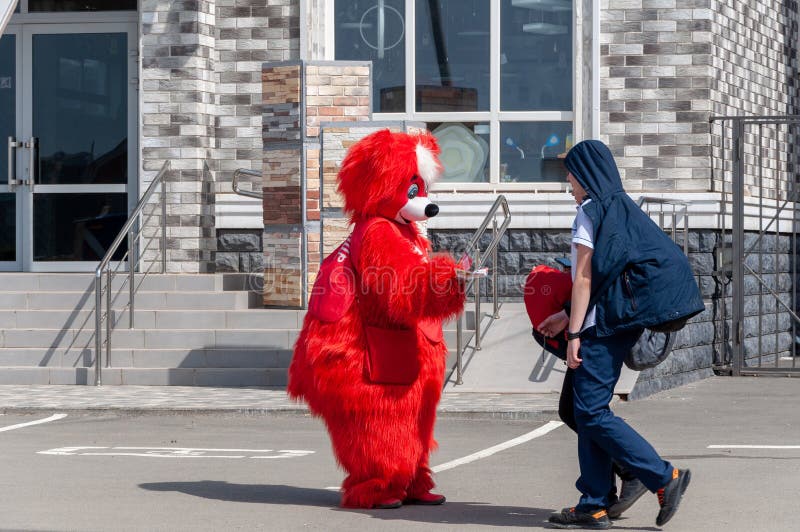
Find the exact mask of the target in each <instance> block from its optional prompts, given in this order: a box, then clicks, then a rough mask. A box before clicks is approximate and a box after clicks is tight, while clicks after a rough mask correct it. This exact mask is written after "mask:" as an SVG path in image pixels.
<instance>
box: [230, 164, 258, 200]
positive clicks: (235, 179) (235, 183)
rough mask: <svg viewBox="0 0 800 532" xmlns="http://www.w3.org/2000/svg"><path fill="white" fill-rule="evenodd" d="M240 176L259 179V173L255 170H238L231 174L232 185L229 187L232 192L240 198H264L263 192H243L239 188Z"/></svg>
mask: <svg viewBox="0 0 800 532" xmlns="http://www.w3.org/2000/svg"><path fill="white" fill-rule="evenodd" d="M242 175H249V176H252V177H261V172H259V171H257V170H248V169H247V168H238V169H236V171H234V172H233V183H231V186H232V187H233V191H234V192H236V193H237V194H239V195H240V196H246V197H248V198H257V199H262V198H263V197H264V193H263V192H253V191H252V190H243V189H242V188H240V187H239V177H240V176H242Z"/></svg>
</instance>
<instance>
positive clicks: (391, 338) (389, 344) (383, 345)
mask: <svg viewBox="0 0 800 532" xmlns="http://www.w3.org/2000/svg"><path fill="white" fill-rule="evenodd" d="M365 331H366V334H367V356H366V364H365V365H366V372H367V378H368V379H369V381H370V382H373V383H375V384H411V383H413V382H414V381H415V380H416V379H417V376H418V375H419V358H418V354H417V331H416V328H414V329H384V328H382V327H372V326H370V325H367V326H366V327H365Z"/></svg>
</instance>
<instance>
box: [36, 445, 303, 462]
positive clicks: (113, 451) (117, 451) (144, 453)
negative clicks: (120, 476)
mask: <svg viewBox="0 0 800 532" xmlns="http://www.w3.org/2000/svg"><path fill="white" fill-rule="evenodd" d="M137 451H138V452H137ZM222 453H229V454H222ZM234 453H235V454H234ZM313 453H314V451H302V450H296V449H281V450H272V449H197V448H192V447H94V446H81V447H57V448H55V449H48V450H46V451H38V452H37V454H50V455H57V456H141V457H145V458H271V459H273V460H274V459H282V458H299V457H301V456H307V455H309V454H313ZM247 455H251V456H247Z"/></svg>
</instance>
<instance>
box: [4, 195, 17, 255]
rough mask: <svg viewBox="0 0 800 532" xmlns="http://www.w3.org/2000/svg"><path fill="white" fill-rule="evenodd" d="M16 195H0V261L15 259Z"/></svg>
mask: <svg viewBox="0 0 800 532" xmlns="http://www.w3.org/2000/svg"><path fill="white" fill-rule="evenodd" d="M16 255H17V195H16V194H0V261H13V260H16V259H17V257H16Z"/></svg>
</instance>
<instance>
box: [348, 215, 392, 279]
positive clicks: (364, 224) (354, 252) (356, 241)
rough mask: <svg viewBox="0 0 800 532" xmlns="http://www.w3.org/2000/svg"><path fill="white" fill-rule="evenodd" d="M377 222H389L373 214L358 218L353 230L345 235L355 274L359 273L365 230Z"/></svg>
mask: <svg viewBox="0 0 800 532" xmlns="http://www.w3.org/2000/svg"><path fill="white" fill-rule="evenodd" d="M378 223H391V222H390V221H389V220H387V219H386V218H383V217H382V216H373V217H371V218H367V219H366V220H359V221H358V222H356V224H355V227H353V231H352V232H351V233H350V236H348V237H347V240H348V241H349V242H350V263H351V265H352V268H353V272H355V274H356V276H358V275H359V272H358V261H359V259H360V258H361V246H362V245H363V243H364V235H365V234H367V231H368V230H369V229H370V228H371V227H372V226H374V225H376V224H378Z"/></svg>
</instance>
